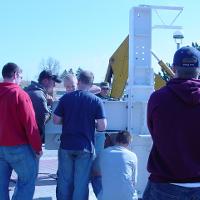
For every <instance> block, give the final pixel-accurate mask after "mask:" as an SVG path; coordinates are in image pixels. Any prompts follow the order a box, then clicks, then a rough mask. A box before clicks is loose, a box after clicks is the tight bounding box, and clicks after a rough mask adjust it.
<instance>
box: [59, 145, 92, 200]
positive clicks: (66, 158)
mask: <svg viewBox="0 0 200 200" xmlns="http://www.w3.org/2000/svg"><path fill="white" fill-rule="evenodd" d="M92 161H93V155H92V154H91V153H88V152H84V151H72V150H64V149H61V148H60V149H59V151H58V172H57V173H58V179H57V188H56V197H57V200H88V196H89V189H88V184H89V180H90V172H91V165H92Z"/></svg>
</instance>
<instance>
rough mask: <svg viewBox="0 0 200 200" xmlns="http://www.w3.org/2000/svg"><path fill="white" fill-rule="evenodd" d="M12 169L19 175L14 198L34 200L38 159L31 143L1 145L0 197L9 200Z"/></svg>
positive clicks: (16, 199)
mask: <svg viewBox="0 0 200 200" xmlns="http://www.w3.org/2000/svg"><path fill="white" fill-rule="evenodd" d="M12 170H14V171H15V172H16V174H17V176H18V180H17V183H16V187H15V190H14V194H13V197H12V200H25V199H26V200H32V199H33V195H34V191H35V180H36V178H37V172H38V161H37V159H36V156H35V154H34V152H33V150H32V149H31V147H30V146H29V145H18V146H0V199H2V200H9V199H10V198H9V191H8V187H9V181H10V177H11V173H12Z"/></svg>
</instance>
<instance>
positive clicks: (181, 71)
mask: <svg viewBox="0 0 200 200" xmlns="http://www.w3.org/2000/svg"><path fill="white" fill-rule="evenodd" d="M174 68H175V69H176V74H177V77H178V78H183V79H191V78H195V79H197V78H198V75H199V67H179V66H174Z"/></svg>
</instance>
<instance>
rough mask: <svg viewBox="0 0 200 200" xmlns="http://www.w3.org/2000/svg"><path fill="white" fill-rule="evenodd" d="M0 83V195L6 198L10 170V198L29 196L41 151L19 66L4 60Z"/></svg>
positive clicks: (26, 199)
mask: <svg viewBox="0 0 200 200" xmlns="http://www.w3.org/2000/svg"><path fill="white" fill-rule="evenodd" d="M2 76H3V82H2V83H0V113H1V120H0V199H5V200H8V199H10V198H9V192H8V186H9V180H10V176H11V173H12V170H14V171H15V172H16V173H17V176H18V180H17V184H16V187H15V191H14V194H13V197H12V200H32V198H33V194H34V190H35V179H36V177H37V172H38V157H39V156H40V155H41V154H42V149H41V140H40V135H39V131H38V127H37V123H36V120H35V113H34V110H33V106H32V103H31V100H30V98H29V96H28V94H27V93H26V92H25V91H23V90H22V89H21V88H20V87H19V84H20V82H21V78H22V71H21V69H20V68H19V67H18V66H17V65H16V64H14V63H7V64H6V65H4V67H3V69H2Z"/></svg>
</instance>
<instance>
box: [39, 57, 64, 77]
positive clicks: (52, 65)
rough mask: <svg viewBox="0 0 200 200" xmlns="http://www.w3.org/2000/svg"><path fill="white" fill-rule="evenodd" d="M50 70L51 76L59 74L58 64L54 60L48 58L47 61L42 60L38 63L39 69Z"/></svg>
mask: <svg viewBox="0 0 200 200" xmlns="http://www.w3.org/2000/svg"><path fill="white" fill-rule="evenodd" d="M41 68H42V70H44V69H45V70H51V71H52V73H53V74H59V71H60V63H59V61H58V60H56V59H55V58H52V57H49V58H48V59H47V60H45V59H42V61H41V62H40V69H41Z"/></svg>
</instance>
